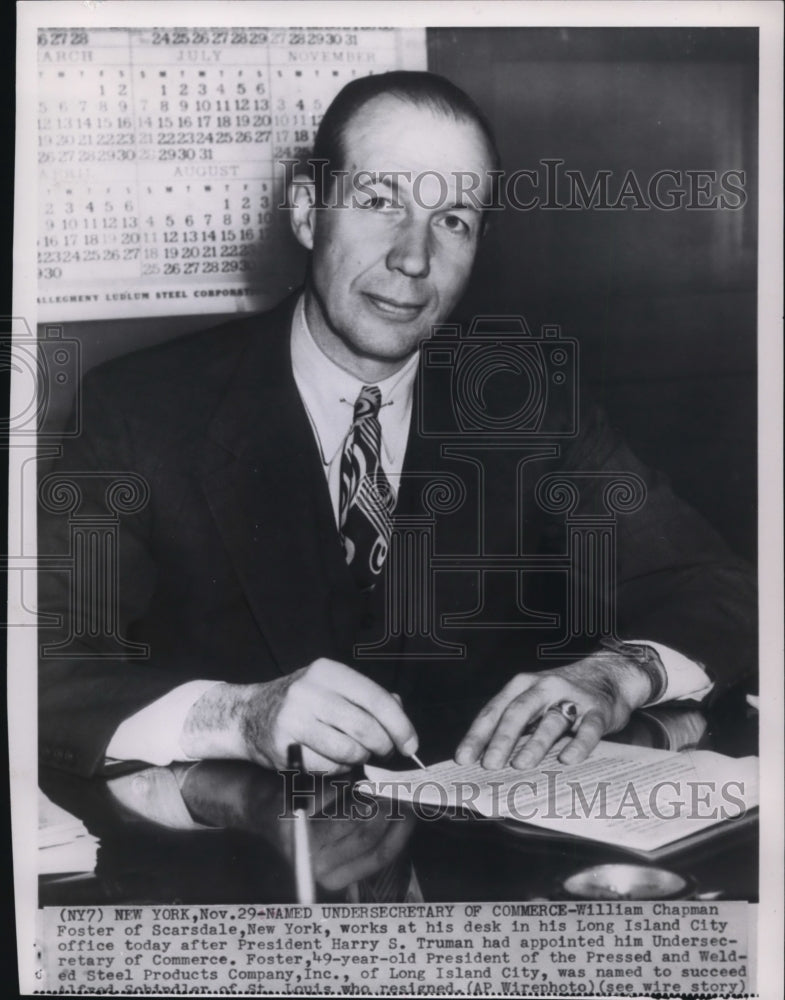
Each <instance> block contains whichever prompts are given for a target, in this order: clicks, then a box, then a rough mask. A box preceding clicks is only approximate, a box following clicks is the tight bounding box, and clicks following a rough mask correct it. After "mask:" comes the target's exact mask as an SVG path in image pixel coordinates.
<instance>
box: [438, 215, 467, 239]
mask: <svg viewBox="0 0 785 1000" xmlns="http://www.w3.org/2000/svg"><path fill="white" fill-rule="evenodd" d="M441 224H442V226H443V227H444V228H445V229H447V230H449V232H451V233H458V234H459V235H465V234H467V233H469V232H470V229H469V225H468V223H467V222H465V221H464V220H463V219H462V218H461V217H460V216H459V215H445V216H444V217H443V218H442V220H441Z"/></svg>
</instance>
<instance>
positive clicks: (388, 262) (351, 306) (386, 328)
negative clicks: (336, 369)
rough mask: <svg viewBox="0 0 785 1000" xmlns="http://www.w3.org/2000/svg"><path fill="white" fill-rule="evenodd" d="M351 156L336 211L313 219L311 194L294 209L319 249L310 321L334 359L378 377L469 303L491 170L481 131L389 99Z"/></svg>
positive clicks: (301, 235)
mask: <svg viewBox="0 0 785 1000" xmlns="http://www.w3.org/2000/svg"><path fill="white" fill-rule="evenodd" d="M344 150H345V163H344V165H343V166H344V169H345V170H346V171H348V175H347V177H346V180H345V181H344V182H343V186H341V181H340V180H339V181H338V186H337V187H336V188H335V189H334V190H333V189H331V186H329V185H328V187H327V189H326V191H325V202H326V204H327V206H328V207H326V208H322V209H313V208H310V209H308V211H307V213H306V208H305V206H304V204H303V202H302V192H301V203H300V206H299V209H298V206H297V203H295V209H294V212H293V224H294V228H295V233H296V235H297V238H298V239H299V240H300V242H301V243H302V244H303V245H304V246H306V247H308V248H309V249H310V250H312V259H311V285H310V288H309V290H308V295H307V298H306V315H307V317H308V322H309V326H310V328H311V332H312V334H313V336H314V339H315V340H316V341H317V343H318V344H319V345H320V347H321V348H322V350H324V352H325V353H326V354H327V355H328V356H329V357H331V358H332V359H333V360H334V361H336V362H337V363H338V364H340V365H341V366H342V367H344V368H346V369H347V370H349V371H352V372H354V373H355V374H357V375H358V376H359V377H361V378H368V377H372V378H377V379H378V378H380V377H384V376H385V375H387V374H390V373H392V372H393V371H395V370H396V369H397V368H398V367H400V365H401V364H402V363H403V362H404V361H405V359H406V358H407V357H409V356H410V355H411V354H412V352H413V351H414V350H415V349H416V347H417V345H418V344H419V343H420V341H421V340H423V338H425V337H427V336H428V334H429V333H430V330H431V326H432V325H433V324H434V323H439V322H441V321H443V320H444V319H445V318H446V317H447V316H448V314H449V313H450V311H451V310H452V308H453V307H454V305H455V303H456V302H457V300H458V298H459V296H460V295H461V293H462V291H463V289H464V286H465V285H466V281H467V279H468V277H469V273H470V271H471V267H472V263H473V261H474V256H475V252H476V250H477V242H478V239H479V236H480V231H481V228H482V222H483V219H482V211H481V208H480V207H477V206H478V205H482V204H483V203H486V202H487V199H488V195H489V191H490V179H489V177H488V171H489V170H491V168H492V164H491V158H490V154H489V152H488V150H487V145H486V143H485V140H484V137H483V135H482V133H481V132H480V130H479V128H478V127H477V126H476V125H475V124H474V123H472V122H465V121H455V120H453V119H452V118H450V117H447V116H444V115H441V114H438V113H435V112H432V111H431V110H429V109H428V108H418V107H414V106H412V105H410V104H407V103H404V102H402V101H400V100H398V99H397V98H394V97H390V96H383V97H378V98H374V99H373V100H372V101H369V102H368V104H366V105H365V106H364V107H362V108H361V109H360V111H359V112H357V114H356V115H355V116H354V118H353V119H352V120H351V121H350V123H349V125H348V128H347V130H346V133H345V136H344ZM477 178H480V181H479V183H478V181H477ZM472 188H474V191H473V193H472Z"/></svg>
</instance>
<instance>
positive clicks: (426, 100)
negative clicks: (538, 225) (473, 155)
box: [313, 70, 501, 204]
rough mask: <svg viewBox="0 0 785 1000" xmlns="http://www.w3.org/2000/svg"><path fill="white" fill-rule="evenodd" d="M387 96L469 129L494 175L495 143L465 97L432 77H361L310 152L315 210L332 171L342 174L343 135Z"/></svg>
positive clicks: (328, 114)
mask: <svg viewBox="0 0 785 1000" xmlns="http://www.w3.org/2000/svg"><path fill="white" fill-rule="evenodd" d="M387 96H390V97H397V98H398V100H400V101H404V102H405V103H407V104H411V105H412V106H413V107H416V108H428V109H429V110H430V111H433V112H434V113H436V114H439V115H443V116H444V117H446V118H452V119H453V120H454V121H457V122H470V123H473V124H474V125H476V126H477V128H479V130H480V132H481V133H482V135H483V138H484V139H485V142H486V144H487V146H488V152H489V154H490V157H491V167H492V169H493V170H496V171H498V170H499V164H500V160H501V158H500V156H499V150H498V148H497V146H496V138H495V136H494V134H493V131H492V129H491V127H490V125H489V124H488V121H487V119H486V117H485V115H484V114H483V113H482V111H480V109H479V108H478V107H477V105H476V104H475V103H474V101H473V100H472V99H471V98H470V97H469V95H468V94H465V93H464V92H463V91H462V90H461V89H460V87H456V86H455V84H454V83H451V82H450V81H449V80H447V79H446V78H445V77H443V76H439V75H438V74H436V73H427V72H425V71H419V70H417V71H415V70H393V71H392V72H390V73H379V74H375V75H373V76H362V77H359V78H358V79H356V80H352V81H351V82H350V83H347V84H346V86H345V87H343V88H342V90H340V91H339V92H338V94H337V96H336V97H335V99H334V100H333V102H332V103H331V104H330V106H329V107H328V108H327V110H326V111H325V113H324V117H323V118H322V120H321V122H320V124H319V128H318V130H317V132H316V138H315V140H314V146H313V162H314V166H315V176H314V180H315V186H316V201H317V204H322V196H323V194H325V193H326V188H329V187H331V184H330V183H329V179H331V178H334V176H335V172H336V171H338V170H343V169H344V165H345V159H346V148H345V138H346V131H347V129H348V127H349V125H350V124H351V122H352V120H353V118H354V116H355V115H356V114H357V113H358V111H360V110H362V108H363V107H365V105H366V104H368V102H369V101H372V100H373V99H374V98H376V97H387ZM325 180H327V184H326V185H325Z"/></svg>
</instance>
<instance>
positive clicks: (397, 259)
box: [387, 219, 431, 278]
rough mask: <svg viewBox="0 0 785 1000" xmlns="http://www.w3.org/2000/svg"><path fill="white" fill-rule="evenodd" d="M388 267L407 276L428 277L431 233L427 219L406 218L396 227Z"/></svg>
mask: <svg viewBox="0 0 785 1000" xmlns="http://www.w3.org/2000/svg"><path fill="white" fill-rule="evenodd" d="M387 267H388V268H389V269H390V270H391V271H400V272H401V273H402V274H405V275H406V276H407V278H427V277H428V274H429V273H430V270H431V233H430V227H429V225H428V223H427V221H426V220H418V219H406V220H403V221H402V222H401V224H400V226H398V227H396V230H395V239H394V241H393V245H392V246H391V247H390V251H389V253H388V254H387Z"/></svg>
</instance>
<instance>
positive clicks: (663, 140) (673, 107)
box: [48, 28, 757, 559]
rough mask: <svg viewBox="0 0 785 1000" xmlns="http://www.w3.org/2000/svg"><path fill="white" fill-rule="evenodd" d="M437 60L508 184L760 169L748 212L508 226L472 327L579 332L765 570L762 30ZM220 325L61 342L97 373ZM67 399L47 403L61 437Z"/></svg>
mask: <svg viewBox="0 0 785 1000" xmlns="http://www.w3.org/2000/svg"><path fill="white" fill-rule="evenodd" d="M428 58H429V66H430V68H431V69H433V70H435V71H436V72H440V73H443V74H444V75H446V76H448V77H449V78H450V79H452V80H454V81H455V82H456V83H458V84H459V85H460V86H462V87H464V89H466V90H467V91H468V92H469V93H470V94H471V95H472V96H473V97H474V98H475V100H476V101H477V102H478V104H479V105H480V106H481V107H482V108H483V110H485V111H486V113H487V115H488V117H489V119H490V121H491V124H492V125H493V127H494V129H495V131H496V134H497V136H498V138H499V145H500V149H501V154H502V159H503V165H504V167H505V169H506V170H507V171H513V170H515V169H519V168H526V169H533V170H536V169H538V164H539V161H540V160H543V159H545V158H559V159H562V160H564V161H565V162H564V168H569V169H574V170H580V171H581V172H582V174H583V176H584V177H585V178H586V179H587V181H590V180H591V178H592V177H593V176H594V175H595V173H596V172H597V171H599V170H610V171H611V172H612V178H611V180H610V188H611V191H612V192H616V191H618V187H619V186H620V184H621V181H622V179H623V178H624V176H625V174H626V173H627V171H629V170H633V171H634V172H635V174H636V176H637V177H638V178H639V180H641V182H642V184H643V186H644V189H645V184H646V182H647V180H648V178H649V177H651V175H652V174H654V173H655V172H656V171H658V170H665V169H670V170H675V171H681V172H684V171H686V170H714V171H716V172H717V174H718V175H719V174H721V173H722V172H723V171H726V170H744V171H746V187H745V190H746V194H747V201H746V204H745V206H744V207H743V208H741V209H739V210H736V211H730V210H724V211H722V210H718V209H705V210H689V209H687V208H681V209H678V210H675V211H668V212H666V211H660V210H656V209H655V210H648V211H647V210H632V209H627V210H623V211H601V210H578V211H567V210H543V209H536V210H532V211H510V210H508V211H504V212H499V213H494V215H493V218H492V221H491V226H490V229H489V232H488V234H487V236H486V237H485V240H484V246H483V248H482V250H481V253H480V258H479V261H478V266H477V268H476V272H475V275H474V278H473V280H472V282H471V285H470V287H469V289H468V290H467V294H466V296H465V298H464V301H463V303H462V305H461V307H460V310H459V313H460V315H459V318H460V319H462V320H464V321H467V320H469V319H471V317H472V316H474V315H477V314H478V313H496V314H498V313H520V314H522V315H524V316H525V317H526V319H527V320H528V322H529V325H530V326H531V327H532V329H537V328H539V326H540V325H541V324H542V323H558V324H560V325H561V326H562V328H563V331H564V333H565V334H567V335H569V336H574V337H577V338H578V339H579V340H580V343H581V367H582V373H583V375H584V377H585V379H586V380H587V383H588V386H589V388H590V390H591V391H592V392H593V393H594V394H595V395H596V396H598V397H599V398H600V399H601V400H602V402H603V403H604V405H605V406H606V408H607V410H608V411H609V413H610V415H611V418H612V420H613V421H614V422H615V423H616V424H617V425H618V426H619V427H620V428H621V429H622V430H623V432H624V433H625V436H626V437H627V439H628V440H629V441H630V443H631V445H632V446H633V448H634V450H635V451H637V453H638V454H639V455H640V456H641V457H642V458H643V459H644V460H646V461H647V462H649V463H650V464H653V465H655V466H657V467H659V468H661V469H663V470H665V471H666V472H667V473H668V474H669V475H670V477H671V479H672V481H673V483H674V486H675V488H676V489H677V491H678V492H679V493H680V494H681V495H682V496H684V497H685V498H686V499H688V500H689V501H690V502H691V503H693V504H694V505H695V506H696V507H698V508H699V509H700V510H701V511H702V512H703V514H704V515H705V516H706V517H707V518H708V519H709V520H710V521H711V522H713V523H714V524H715V526H716V527H717V528H718V529H719V530H720V532H721V533H722V534H723V535H724V537H725V538H726V539H727V540H728V541H729V543H730V544H731V545H732V546H733V547H734V548H735V549H736V550H737V551H739V552H740V553H742V554H743V555H745V556H747V557H748V558H750V559H754V558H755V554H756V455H757V453H756V369H755V365H756V257H755V252H756V239H757V234H756V211H757V207H756V206H757V197H756V190H755V178H756V173H757V163H756V151H757V31H756V30H753V29H743V30H742V29H683V30H682V29H678V30H674V29H638V30H632V29H618V28H616V29H565V28H560V29H509V28H504V29H496V28H487V29H480V30H478V29H456V30H454V29H438V30H429V32H428ZM539 169H542V168H541V167H540V168H539ZM520 191H521V194H526V193H527V192H528V189H527V188H526V187H523V186H522V187H521V189H520ZM614 196H615V195H614ZM283 229H284V230H285V227H283ZM284 238H286V237H284ZM292 242H293V241H292ZM284 256H285V257H286V259H287V261H289V263H288V264H287V267H288V271H287V273H286V274H285V275H283V277H282V276H281V275H280V274H278V275H277V276H276V278H275V281H276V287H280V289H281V291H285V290H286V288H287V287H291V286H294V285H296V284H297V282H298V281H299V274H300V273H301V268H302V264H303V258H302V256H301V255H299V254H298V253H296V252H295V251H294V250H293V249H292V248H291V247H288V248H287V249H286V253H285V254H284ZM221 318H222V317H218V316H215V315H212V316H188V317H177V318H168V319H146V320H126V321H112V322H111V323H110V322H93V323H82V324H69V325H67V326H66V328H65V335H66V336H75V337H78V338H79V339H80V340H81V342H82V350H83V361H84V367H85V369H89V368H90V367H93V366H94V365H95V364H97V363H99V362H100V361H103V360H105V359H106V358H109V357H113V356H115V355H118V354H122V353H125V352H127V351H130V350H133V349H136V348H137V347H141V346H144V345H147V344H151V343H155V342H157V341H160V340H164V339H167V338H169V337H173V336H178V335H181V334H184V333H187V332H189V331H191V330H196V329H198V328H202V327H206V326H208V325H210V324H212V323H215V322H218V321H220V319H221ZM67 406H68V399H67V398H66V396H65V395H63V396H61V397H58V398H56V399H54V400H53V404H52V407H51V408H50V411H49V414H48V418H49V420H50V422H51V423H52V424H56V423H57V421H59V420H62V419H63V416H64V412H65V409H66V407H67Z"/></svg>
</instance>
